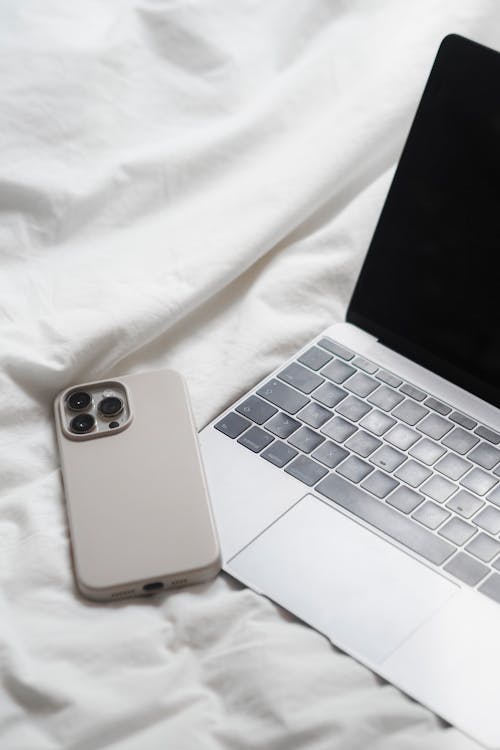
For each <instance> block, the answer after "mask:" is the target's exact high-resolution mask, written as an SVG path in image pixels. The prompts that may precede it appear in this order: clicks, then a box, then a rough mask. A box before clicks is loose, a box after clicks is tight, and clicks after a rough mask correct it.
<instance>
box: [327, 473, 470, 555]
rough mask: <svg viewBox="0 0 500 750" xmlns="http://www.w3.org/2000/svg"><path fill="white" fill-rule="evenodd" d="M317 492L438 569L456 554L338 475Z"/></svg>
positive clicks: (428, 533) (447, 543) (452, 548)
mask: <svg viewBox="0 0 500 750" xmlns="http://www.w3.org/2000/svg"><path fill="white" fill-rule="evenodd" d="M316 490H317V491H318V492H320V493H321V494H322V495H325V497H327V498H328V499H329V500H332V501H333V502H334V503H337V505H340V506H341V507H342V508H345V509H346V510H348V511H350V512H351V513H352V514H353V515H355V516H357V517H358V518H360V519H361V520H363V521H366V523H368V524H370V525H371V526H373V527H374V528H376V529H378V530H379V531H382V532H383V533H384V534H387V536H389V537H391V539H394V540H395V541H397V542H399V543H400V544H403V545H404V546H406V547H408V548H409V549H411V550H412V551H413V552H416V553H417V554H419V555H421V556H422V557H423V558H425V559H426V560H428V561H429V562H431V563H434V564H435V565H440V564H441V563H443V562H444V561H445V560H446V559H447V558H448V557H449V556H450V555H451V553H452V552H453V551H454V550H455V547H453V546H452V545H451V544H450V543H449V542H447V541H446V540H445V539H441V538H440V537H438V536H436V535H434V534H431V533H430V532H429V531H427V530H426V529H424V528H422V526H419V525H418V524H416V523H414V522H413V521H411V520H410V519H409V518H406V516H404V515H402V514H401V513H399V512H398V511H397V510H394V508H391V507H390V506H389V505H387V504H386V503H381V502H380V500H376V499H375V498H373V497H371V496H370V495H369V494H368V492H365V491H364V490H362V489H361V488H360V487H356V486H355V485H352V484H349V482H346V481H344V480H343V479H342V478H341V477H339V476H337V475H336V474H330V475H329V476H328V477H326V478H325V479H323V481H322V482H320V483H319V484H318V486H317V487H316Z"/></svg>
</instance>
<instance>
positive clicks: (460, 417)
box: [449, 411, 477, 430]
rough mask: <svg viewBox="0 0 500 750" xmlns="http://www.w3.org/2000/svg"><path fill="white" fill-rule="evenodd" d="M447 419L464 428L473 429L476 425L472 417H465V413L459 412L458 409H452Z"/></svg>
mask: <svg viewBox="0 0 500 750" xmlns="http://www.w3.org/2000/svg"><path fill="white" fill-rule="evenodd" d="M449 419H451V421H452V422H456V423H457V424H459V425H460V426H461V427H465V429H466V430H473V429H474V427H475V426H476V425H477V422H474V420H473V419H471V418H470V417H466V416H465V414H461V413H460V412H459V411H454V412H453V414H450V416H449Z"/></svg>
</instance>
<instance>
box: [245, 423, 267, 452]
mask: <svg viewBox="0 0 500 750" xmlns="http://www.w3.org/2000/svg"><path fill="white" fill-rule="evenodd" d="M273 440H274V438H273V436H272V435H269V433H268V432H265V431H264V430H261V428H260V427H250V429H249V430H247V431H246V432H244V433H243V435H242V436H241V437H240V438H238V443H241V444H242V445H244V446H245V448H248V449H249V450H251V451H253V452H254V453H259V451H261V450H262V449H263V448H265V447H266V446H268V445H269V443H271V442H272V441H273Z"/></svg>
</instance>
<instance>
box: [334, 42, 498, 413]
mask: <svg viewBox="0 0 500 750" xmlns="http://www.w3.org/2000/svg"><path fill="white" fill-rule="evenodd" d="M499 256H500V53H497V52H494V51H493V50H490V49H488V48H486V47H483V46H481V45H479V44H476V43H474V42H471V41H469V40H466V39H464V38H462V37H459V36H455V35H452V36H448V37H446V38H445V39H444V41H443V42H442V44H441V47H440V49H439V52H438V55H437V57H436V60H435V63H434V66H433V69H432V71H431V75H430V77H429V80H428V82H427V86H426V88H425V91H424V94H423V97H422V100H421V102H420V105H419V108H418V111H417V114H416V116H415V120H414V122H413V125H412V127H411V130H410V133H409V136H408V139H407V142H406V145H405V147H404V150H403V154H402V156H401V159H400V162H399V166H398V168H397V171H396V174H395V176H394V180H393V182H392V185H391V188H390V191H389V194H388V196H387V199H386V202H385V205H384V208H383V210H382V213H381V216H380V219H379V222H378V225H377V227H376V230H375V234H374V236H373V239H372V242H371V245H370V248H369V251H368V254H367V257H366V260H365V263H364V265H363V268H362V270H361V274H360V276H359V279H358V283H357V285H356V288H355V290H354V294H353V296H352V299H351V303H350V306H349V310H348V313H347V320H348V321H349V322H352V323H355V324H356V325H358V326H360V327H362V328H364V329H365V330H367V331H369V332H370V333H373V334H375V335H377V336H378V337H379V339H380V340H381V342H382V343H385V344H386V345H388V346H390V347H391V348H392V349H394V350H396V351H398V352H400V353H401V354H404V355H405V356H407V357H410V358H411V359H413V360H414V361H416V362H418V363H419V364H422V365H424V366H425V367H428V368H429V369H431V370H433V371H434V372H437V373H438V374H439V375H442V376H443V377H445V378H447V379H448V380H451V381H452V382H454V383H456V384H457V385H460V386H461V387H463V388H466V389H467V390H469V391H471V392H472V393H475V394H476V395H478V396H480V397H481V398H483V399H485V400H487V401H489V402H490V403H493V404H495V405H496V406H500V278H499V269H500V262H499Z"/></svg>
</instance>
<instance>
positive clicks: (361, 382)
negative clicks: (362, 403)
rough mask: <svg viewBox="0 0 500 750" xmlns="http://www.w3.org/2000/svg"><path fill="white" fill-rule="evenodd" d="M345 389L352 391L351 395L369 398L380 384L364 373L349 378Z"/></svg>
mask: <svg viewBox="0 0 500 750" xmlns="http://www.w3.org/2000/svg"><path fill="white" fill-rule="evenodd" d="M344 387H345V388H347V390H348V391H351V393H355V394H356V395H357V396H361V398H365V397H366V396H369V395H370V393H372V392H373V391H374V390H375V388H378V387H379V384H378V383H377V381H376V380H374V379H373V378H371V377H370V376H369V375H365V373H364V372H357V373H356V374H355V375H353V376H352V378H349V380H348V381H347V382H346V383H345V386H344Z"/></svg>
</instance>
